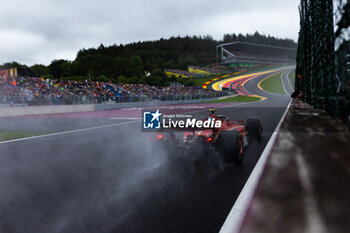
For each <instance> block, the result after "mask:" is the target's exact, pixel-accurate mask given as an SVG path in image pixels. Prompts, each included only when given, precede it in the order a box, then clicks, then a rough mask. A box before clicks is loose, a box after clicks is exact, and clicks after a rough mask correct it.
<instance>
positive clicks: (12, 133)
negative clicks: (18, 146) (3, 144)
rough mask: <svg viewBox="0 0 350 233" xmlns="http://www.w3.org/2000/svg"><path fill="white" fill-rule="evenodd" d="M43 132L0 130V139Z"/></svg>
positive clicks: (24, 136) (25, 136)
mask: <svg viewBox="0 0 350 233" xmlns="http://www.w3.org/2000/svg"><path fill="white" fill-rule="evenodd" d="M43 134H45V133H43V132H40V133H39V132H25V131H0V141H6V140H12V139H17V138H27V137H32V136H38V135H43Z"/></svg>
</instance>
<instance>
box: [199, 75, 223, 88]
mask: <svg viewBox="0 0 350 233" xmlns="http://www.w3.org/2000/svg"><path fill="white" fill-rule="evenodd" d="M218 77H221V76H210V77H206V78H193V79H192V81H193V82H194V85H195V86H203V84H204V83H206V82H208V81H210V80H212V79H214V78H218Z"/></svg>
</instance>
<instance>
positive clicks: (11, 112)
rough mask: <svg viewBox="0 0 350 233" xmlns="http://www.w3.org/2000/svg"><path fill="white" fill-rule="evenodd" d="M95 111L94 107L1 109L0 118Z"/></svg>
mask: <svg viewBox="0 0 350 233" xmlns="http://www.w3.org/2000/svg"><path fill="white" fill-rule="evenodd" d="M88 111H94V105H92V104H85V105H45V106H29V107H3V108H0V117H12V116H28V115H40V114H55V113H68V112H88Z"/></svg>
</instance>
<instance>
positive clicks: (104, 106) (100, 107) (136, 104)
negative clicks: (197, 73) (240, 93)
mask: <svg viewBox="0 0 350 233" xmlns="http://www.w3.org/2000/svg"><path fill="white" fill-rule="evenodd" d="M233 96H237V95H228V96H223V97H214V98H208V99H192V100H179V101H148V102H129V103H112V104H95V111H101V110H116V109H122V108H143V107H152V106H164V105H176V104H194V103H200V102H203V101H210V100H217V99H224V98H227V97H233Z"/></svg>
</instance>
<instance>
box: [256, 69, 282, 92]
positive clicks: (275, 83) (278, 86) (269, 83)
mask: <svg viewBox="0 0 350 233" xmlns="http://www.w3.org/2000/svg"><path fill="white" fill-rule="evenodd" d="M281 74H282V73H277V74H274V75H272V76H270V77H269V78H267V79H264V80H263V81H262V82H261V84H260V86H261V88H262V89H264V90H265V91H267V92H271V93H275V94H281V95H285V94H286V93H285V92H284V90H283V86H282V80H281Z"/></svg>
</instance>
